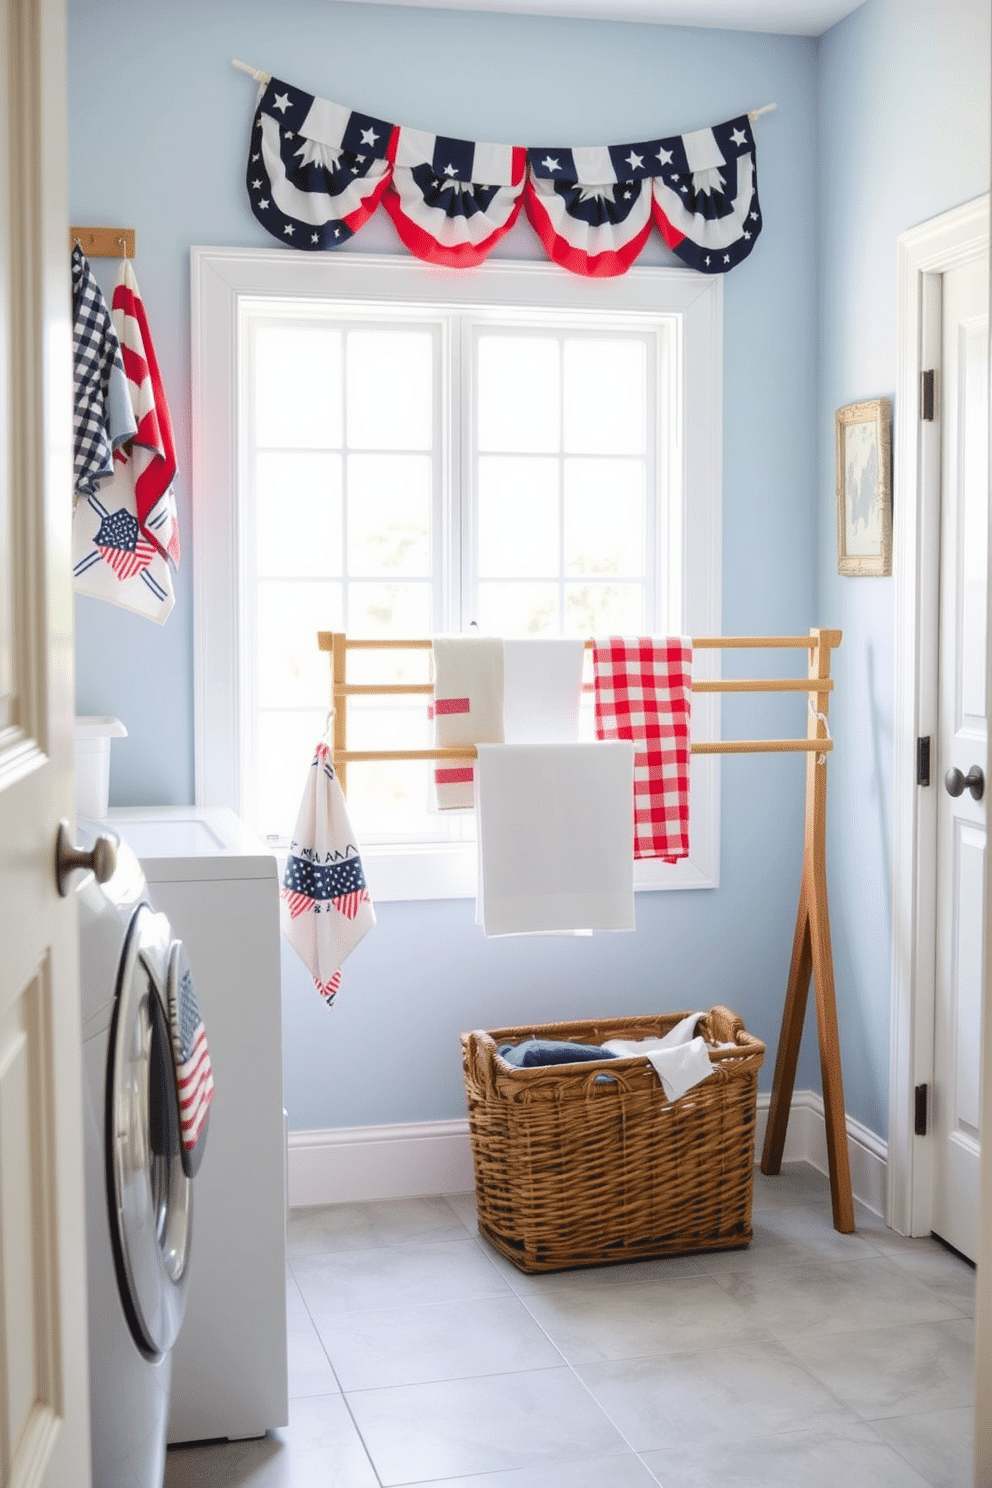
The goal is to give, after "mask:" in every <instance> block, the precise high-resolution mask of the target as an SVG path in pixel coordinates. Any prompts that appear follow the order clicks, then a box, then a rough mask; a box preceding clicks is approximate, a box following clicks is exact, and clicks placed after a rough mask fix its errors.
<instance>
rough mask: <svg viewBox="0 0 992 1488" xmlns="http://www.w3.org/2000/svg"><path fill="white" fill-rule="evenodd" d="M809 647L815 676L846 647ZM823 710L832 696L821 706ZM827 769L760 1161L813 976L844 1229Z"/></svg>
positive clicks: (776, 1120) (817, 773)
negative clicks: (829, 894) (832, 654)
mask: <svg viewBox="0 0 992 1488" xmlns="http://www.w3.org/2000/svg"><path fill="white" fill-rule="evenodd" d="M811 636H812V637H813V642H812V644H811V647H810V666H809V676H810V679H811V680H813V679H818V678H823V677H827V676H829V675H830V650H831V648H832V647H835V646H837V645H839V644H840V632H838V631H813V632H811ZM818 706H819V707H820V710H821V711H822V712H823V713H824V714H825V712H826V708H827V698H826V695H824V697H823V700H822V703H820V704H819V705H818ZM808 732H809V737H810V738H816V737H818V733H819V720H818V719H817V718H815V717H812V716H811V718H810V723H809V730H808ZM826 811H827V770H826V763H825V761H824V762H823V763H821V762H820V760H819V759H818V757H817V756H816V755H815V754H810V755H809V756H808V757H807V761H806V830H805V842H804V847H803V874H802V884H801V887H800V891H799V910H798V914H797V916H796V930H795V936H794V939H793V943H792V964H791V966H790V969H789V982H788V986H787V989H786V999H785V1007H784V1009H783V1013H782V1029H781V1033H780V1035H779V1047H778V1055H777V1057H776V1060H775V1075H774V1078H773V1084H772V1097H771V1103H770V1106H769V1109H768V1126H767V1128H766V1130H765V1145H764V1151H763V1153H762V1158H761V1171H762V1172H763V1173H777V1172H778V1171H779V1169H780V1167H781V1164H782V1152H783V1149H784V1147H785V1135H786V1129H787V1127H788V1124H789V1106H790V1104H791V1101H792V1090H793V1085H794V1083H795V1075H796V1063H797V1060H798V1058H799V1044H800V1040H801V1038H802V1031H803V1021H804V1019H805V1015H806V1003H807V999H808V995H809V982H810V976H811V975H812V978H813V984H814V987H815V991H816V1021H817V1028H818V1032H819V1040H820V1072H821V1078H822V1081H823V1107H824V1115H825V1119H826V1128H827V1159H828V1166H829V1169H830V1198H831V1202H832V1205H833V1216H834V1228H835V1229H837V1230H839V1231H840V1232H841V1233H842V1234H850V1233H851V1232H852V1231H853V1230H854V1199H853V1196H852V1193H851V1169H850V1163H849V1160H848V1152H847V1126H846V1121H845V1113H844V1082H843V1077H842V1074H841V1061H840V1034H839V1031H838V1027H837V1004H836V998H835V993H834V968H833V954H832V952H831V948H830V917H829V914H828V911H827V867H826Z"/></svg>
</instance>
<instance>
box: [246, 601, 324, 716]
mask: <svg viewBox="0 0 992 1488" xmlns="http://www.w3.org/2000/svg"><path fill="white" fill-rule="evenodd" d="M257 617H258V618H257V626H258V630H257V637H258V638H257V651H256V655H257V657H258V674H257V685H258V705H259V707H261V708H274V707H280V708H285V707H300V708H307V707H313V706H314V704H315V703H316V704H317V705H320V704H321V703H322V702H323V701H324V699H325V698H326V697H327V696H328V687H329V677H330V672H329V669H328V656H327V653H326V652H325V651H320V650H318V649H317V632H318V630H340V628H341V585H340V584H327V583H320V582H313V581H311V582H310V583H300V582H296V581H292V582H289V581H285V580H275V581H272V580H267V581H263V582H262V583H260V584H259V586H258V610H257Z"/></svg>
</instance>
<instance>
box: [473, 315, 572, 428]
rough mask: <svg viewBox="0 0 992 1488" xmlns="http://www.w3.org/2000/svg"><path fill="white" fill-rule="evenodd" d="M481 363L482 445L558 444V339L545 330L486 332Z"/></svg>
mask: <svg viewBox="0 0 992 1488" xmlns="http://www.w3.org/2000/svg"><path fill="white" fill-rule="evenodd" d="M477 366H478V392H477V405H476V406H477V430H478V432H477V438H478V443H479V448H480V449H481V450H528V451H530V450H537V451H551V450H558V449H559V448H560V432H559V424H560V418H561V412H560V408H561V405H560V398H561V391H560V380H561V369H560V352H559V343H558V341H557V340H550V339H547V338H544V337H539V336H480V337H479V343H478V363H477Z"/></svg>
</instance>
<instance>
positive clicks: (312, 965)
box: [280, 744, 375, 1006]
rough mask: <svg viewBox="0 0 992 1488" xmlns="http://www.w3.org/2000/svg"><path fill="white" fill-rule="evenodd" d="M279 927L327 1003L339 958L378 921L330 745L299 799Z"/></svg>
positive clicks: (320, 748)
mask: <svg viewBox="0 0 992 1488" xmlns="http://www.w3.org/2000/svg"><path fill="white" fill-rule="evenodd" d="M280 923H281V926H282V933H283V935H285V937H286V939H287V940H288V941H289V943H290V945H291V946H292V947H293V949H294V950H295V951H296V952H297V954H298V955H299V956H300V957H301V959H302V960H303V961H304V963H305V964H306V966H307V969H308V970H309V972H310V975H311V976H312V977H313V980H314V984H315V986H316V988H317V991H318V992H319V993H320V995H321V997H323V999H324V1001H325V1002H326V1003H327V1004H328V1006H330V1004H331V1003H332V1002H333V1000H334V997H335V994H336V993H337V991H338V988H339V987H340V985H341V965H342V963H343V962H344V960H345V958H346V957H347V956H349V955H350V954H351V952H352V951H353V950H354V949H355V947H356V946H357V945H358V943H359V941H361V940H363V939H364V937H365V936H366V935H367V934H368V932H369V931H370V930H371V929H372V926H373V925H374V924H375V910H374V909H373V907H372V900H371V897H370V895H369V890H368V885H367V883H366V882H365V872H364V870H363V868H362V859H361V854H360V853H359V850H358V847H357V846H356V843H355V835H354V833H353V832H352V830H351V823H350V822H349V820H348V811H347V807H346V806H345V800H344V793H343V792H342V790H341V786H340V784H339V782H338V778H337V775H336V774H335V771H334V766H333V764H332V763H331V752H330V749H329V748H328V746H327V745H326V744H318V745H317V748H316V751H315V753H314V757H313V763H312V764H311V766H310V772H309V774H308V776H307V783H306V787H305V789H304V792H303V799H302V801H301V803H300V810H299V815H298V816H297V819H296V829H295V831H294V833H293V840H292V842H291V843H290V847H289V855H288V857H287V859H286V869H285V872H284V874H283V880H282V889H281V895H280Z"/></svg>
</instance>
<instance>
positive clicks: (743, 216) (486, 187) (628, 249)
mask: <svg viewBox="0 0 992 1488" xmlns="http://www.w3.org/2000/svg"><path fill="white" fill-rule="evenodd" d="M246 179H247V185H248V195H249V199H250V201H251V209H252V212H253V213H254V214H255V216H256V217H257V218H258V220H259V222H260V223H261V224H262V226H263V227H264V228H265V229H266V230H267V231H268V232H269V233H271V234H272V236H273V237H275V238H278V239H279V241H280V242H282V243H286V244H288V246H290V247H292V248H306V249H310V250H321V249H326V248H337V247H339V246H340V245H341V244H342V243H345V242H347V241H348V239H349V238H352V237H354V235H355V233H356V232H357V231H358V230H359V228H360V227H362V226H363V225H364V224H365V223H366V222H367V221H368V219H369V218H370V217H371V216H372V214H373V213H374V212H375V211H376V209H377V207H378V206H379V203H380V202H382V203H383V204H384V205H385V207H386V210H387V211H388V212H389V215H390V216H391V217H392V219H393V222H394V223H395V225H396V230H397V232H398V233H399V236H400V239H401V241H402V242H403V243H404V245H405V246H406V247H407V248H408V249H409V250H410V252H411V253H413V254H415V255H416V256H417V257H418V258H421V259H424V260H425V261H426V262H427V263H433V264H443V265H445V266H447V267H449V268H469V267H471V266H472V265H474V264H480V263H482V262H483V261H484V259H485V258H486V257H487V256H488V254H489V253H490V252H491V251H492V249H493V247H494V245H495V244H496V243H498V242H499V240H500V238H501V237H503V236H504V234H505V233H507V232H509V230H510V228H511V227H512V226H513V224H514V223H515V222H516V220H517V218H518V216H519V214H520V210H521V208H522V207H524V206H526V211H527V217H528V219H529V221H530V223H531V225H532V226H533V228H534V230H535V232H536V233H537V235H538V237H539V238H540V240H541V242H542V244H543V245H544V249H545V252H546V253H547V255H548V257H549V258H550V259H551V260H552V261H553V262H554V263H557V264H560V265H561V266H562V267H563V268H566V269H569V270H571V272H572V273H575V274H583V275H585V276H587V277H590V278H601V277H605V276H612V275H616V274H624V273H626V271H627V270H628V269H629V268H630V266H631V264H633V263H634V262H635V260H636V258H637V256H638V254H639V253H640V252H641V250H642V249H643V247H644V244H645V243H646V242H647V240H648V237H649V235H650V232H651V227H652V223H653V224H654V225H655V226H656V227H657V228H658V231H659V232H660V233H661V235H662V237H663V238H664V240H665V242H666V243H667V245H668V247H669V248H670V249H671V250H672V252H673V253H675V254H676V256H677V257H678V258H680V259H681V260H682V262H683V263H685V264H687V265H688V266H689V267H690V268H693V269H697V270H698V271H699V272H700V273H703V274H725V273H726V272H727V271H728V270H729V269H731V268H733V267H734V266H735V265H736V264H738V263H740V262H741V260H742V259H744V258H746V257H747V255H748V254H749V253H750V252H751V249H752V248H753V247H754V243H755V240H756V239H757V237H758V234H759V232H760V231H761V211H760V208H759V206H758V192H757V175H756V165H755V147H754V136H753V133H752V130H751V124H750V121H749V119H748V116H747V115H746V114H742V115H741V116H740V117H739V118H736V119H730V120H728V121H727V122H726V123H724V124H716V125H714V126H713V127H712V128H710V129H697V130H695V131H693V132H692V133H690V134H679V135H672V136H670V137H669V138H666V139H655V140H647V141H641V142H638V143H635V144H627V145H603V146H592V147H590V146H583V147H573V148H562V147H558V146H550V147H548V146H540V147H531V148H524V147H522V146H519V145H494V144H480V143H477V142H474V141H472V140H460V139H452V138H449V137H447V136H444V135H436V134H427V133H425V132H424V131H423V130H419V129H408V128H406V127H400V126H398V125H395V124H389V123H386V122H385V121H384V120H382V119H375V118H372V117H371V116H370V115H367V114H361V113H358V112H356V111H355V110H351V109H348V108H345V107H343V106H342V105H341V104H336V103H329V102H327V100H326V99H322V98H315V97H314V96H313V95H312V94H310V93H304V92H302V91H301V90H300V89H298V88H293V87H291V86H290V85H289V84H288V83H284V82H282V81H280V80H279V79H277V78H270V79H269V80H268V81H267V82H264V83H263V84H262V87H261V89H260V92H259V98H258V104H257V108H256V111H255V120H254V124H253V126H252V135H251V149H250V152H249V160H248V174H247V178H246Z"/></svg>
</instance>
